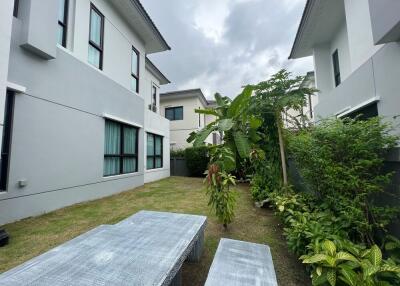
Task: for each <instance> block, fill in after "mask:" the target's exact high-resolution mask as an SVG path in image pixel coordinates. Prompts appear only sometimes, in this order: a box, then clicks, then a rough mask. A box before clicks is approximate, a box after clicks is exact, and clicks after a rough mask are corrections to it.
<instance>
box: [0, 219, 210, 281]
mask: <svg viewBox="0 0 400 286" xmlns="http://www.w3.org/2000/svg"><path fill="white" fill-rule="evenodd" d="M205 224H206V217H204V216H196V215H185V214H175V213H163V212H150V211H140V212H138V213H136V214H135V215H133V216H131V217H129V218H127V219H125V220H123V221H121V222H120V223H118V224H116V225H102V226H99V227H97V228H95V229H93V230H91V231H89V232H87V233H84V234H82V235H80V236H78V237H76V238H75V239H72V240H70V241H68V242H66V243H64V244H62V245H60V246H58V247H56V248H54V249H52V250H50V251H48V252H46V253H44V254H42V255H40V256H38V257H36V258H33V259H31V260H29V261H27V262H25V263H23V264H22V265H20V266H18V267H16V268H14V269H11V270H9V271H7V272H5V273H3V274H1V275H0V285H12V286H18V285H41V286H47V285H49V286H58V285H92V286H97V285H168V284H169V283H170V281H172V279H173V278H174V276H175V274H176V273H177V272H178V270H179V268H180V267H181V265H182V263H183V262H184V260H185V259H186V257H187V255H188V254H189V253H190V251H191V248H192V247H193V245H194V242H195V241H196V239H197V238H198V236H199V235H200V233H201V231H203V230H204V227H205Z"/></svg>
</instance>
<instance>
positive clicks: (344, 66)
mask: <svg viewBox="0 0 400 286" xmlns="http://www.w3.org/2000/svg"><path fill="white" fill-rule="evenodd" d="M335 50H338V53H339V65H340V76H341V79H342V81H343V80H345V79H346V78H347V77H348V76H349V75H350V74H351V58H350V51H349V39H348V37H347V26H346V22H344V23H343V24H342V25H341V26H340V28H339V30H338V31H337V33H336V35H335V36H334V37H333V40H332V42H331V50H330V59H331V69H332V77H331V81H332V86H334V78H333V63H332V55H333V53H334V52H335Z"/></svg>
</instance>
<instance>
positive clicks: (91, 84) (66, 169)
mask: <svg viewBox="0 0 400 286" xmlns="http://www.w3.org/2000/svg"><path fill="white" fill-rule="evenodd" d="M169 49H170V47H169V46H168V44H167V42H166V41H165V39H164V38H163V36H162V35H161V34H160V32H159V30H158V29H157V27H156V26H155V24H154V23H153V21H152V20H151V19H150V17H149V15H148V14H147V12H146V11H145V9H144V8H143V6H142V5H141V3H140V2H139V1H138V0H119V1H106V0H3V1H2V3H1V7H0V118H1V122H0V125H1V133H2V146H1V148H2V154H1V176H0V225H1V224H4V223H7V222H11V221H15V220H18V219H21V218H24V217H28V216H33V215H38V214H41V213H44V212H48V211H51V210H54V209H57V208H61V207H64V206H67V205H71V204H74V203H78V202H82V201H85V200H91V199H96V198H100V197H104V196H108V195H111V194H115V193H118V192H121V191H124V190H128V189H132V188H134V187H137V186H140V185H143V184H144V183H145V182H148V181H153V180H157V179H160V178H164V177H167V176H169V174H170V171H169V121H168V120H167V119H165V118H164V117H163V116H161V115H160V109H159V87H160V85H162V84H167V83H168V82H169V81H168V79H167V78H166V77H165V76H164V75H163V74H162V73H161V72H160V71H159V70H158V69H157V68H156V67H155V66H154V64H152V63H151V62H150V61H149V60H148V59H147V57H146V55H148V54H152V53H159V52H163V51H166V50H169ZM3 118H4V120H3Z"/></svg>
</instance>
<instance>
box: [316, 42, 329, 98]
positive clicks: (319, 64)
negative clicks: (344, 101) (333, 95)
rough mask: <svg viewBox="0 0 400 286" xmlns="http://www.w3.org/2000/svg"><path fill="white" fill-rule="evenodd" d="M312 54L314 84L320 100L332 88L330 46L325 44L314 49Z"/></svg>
mask: <svg viewBox="0 0 400 286" xmlns="http://www.w3.org/2000/svg"><path fill="white" fill-rule="evenodd" d="M313 54H314V70H315V83H316V86H317V88H318V90H319V93H318V96H319V97H321V99H322V98H323V97H324V96H325V95H326V94H328V93H329V92H330V91H331V90H332V89H333V86H334V83H333V69H332V55H331V48H330V45H328V44H325V45H319V46H316V47H314V50H313Z"/></svg>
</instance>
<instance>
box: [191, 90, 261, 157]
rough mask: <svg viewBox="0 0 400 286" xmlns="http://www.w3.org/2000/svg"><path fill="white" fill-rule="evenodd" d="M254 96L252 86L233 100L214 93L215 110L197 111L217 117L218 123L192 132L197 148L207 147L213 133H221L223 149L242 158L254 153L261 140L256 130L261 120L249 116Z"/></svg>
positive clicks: (193, 141)
mask: <svg viewBox="0 0 400 286" xmlns="http://www.w3.org/2000/svg"><path fill="white" fill-rule="evenodd" d="M252 93H253V88H252V87H251V86H246V87H245V88H244V89H243V91H242V93H241V94H239V95H238V96H237V97H236V98H235V99H234V100H231V99H230V98H229V97H223V96H221V95H220V94H219V93H216V94H215V101H216V105H217V106H216V107H215V108H212V109H196V110H195V112H196V113H199V114H205V115H213V116H215V118H216V119H215V121H213V122H211V123H210V124H208V125H207V126H206V127H204V128H203V129H202V130H200V131H198V132H192V133H191V134H190V135H189V138H188V139H187V142H188V143H193V146H194V147H198V146H201V145H203V144H204V141H205V140H206V138H207V137H208V136H209V135H210V134H211V133H213V132H216V131H217V132H219V133H220V135H221V138H222V139H223V144H224V146H226V147H228V148H230V149H231V150H232V152H233V153H234V154H235V158H236V155H238V156H239V157H240V158H241V159H245V158H248V157H249V155H250V153H251V142H256V141H258V140H259V139H260V137H259V136H258V135H257V128H258V127H259V126H261V124H262V121H261V120H260V119H258V118H257V117H255V116H254V115H252V114H249V112H248V109H249V106H250V99H251V96H252Z"/></svg>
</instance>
